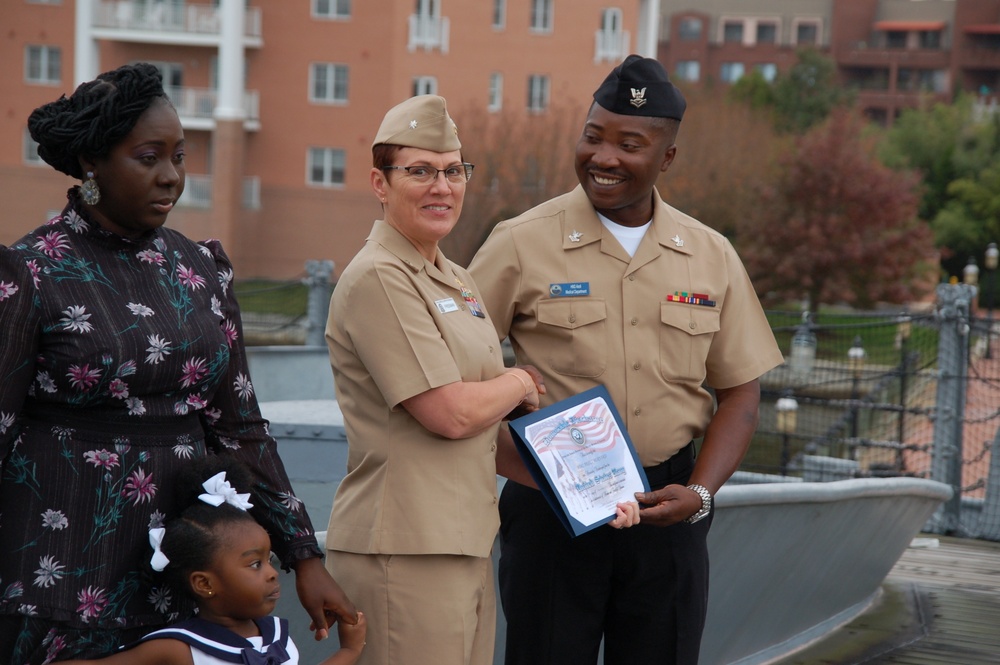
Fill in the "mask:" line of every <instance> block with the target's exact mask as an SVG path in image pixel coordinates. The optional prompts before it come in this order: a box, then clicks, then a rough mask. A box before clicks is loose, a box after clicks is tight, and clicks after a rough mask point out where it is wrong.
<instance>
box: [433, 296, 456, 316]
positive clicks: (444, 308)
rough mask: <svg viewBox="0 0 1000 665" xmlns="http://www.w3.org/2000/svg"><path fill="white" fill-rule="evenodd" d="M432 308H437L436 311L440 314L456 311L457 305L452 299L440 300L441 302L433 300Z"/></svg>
mask: <svg viewBox="0 0 1000 665" xmlns="http://www.w3.org/2000/svg"><path fill="white" fill-rule="evenodd" d="M434 306H435V307H437V308H438V311H439V312H441V313H442V314H447V313H448V312H457V311H458V303H457V302H455V299H454V298H442V299H441V300H435V301H434Z"/></svg>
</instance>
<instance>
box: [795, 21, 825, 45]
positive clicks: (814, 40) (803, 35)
mask: <svg viewBox="0 0 1000 665" xmlns="http://www.w3.org/2000/svg"><path fill="white" fill-rule="evenodd" d="M794 34H795V43H796V44H798V45H801V44H807V45H808V44H811V45H814V46H816V45H819V21H800V22H799V23H798V24H797V25H796V26H795V30H794Z"/></svg>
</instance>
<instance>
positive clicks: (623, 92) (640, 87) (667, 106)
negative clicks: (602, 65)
mask: <svg viewBox="0 0 1000 665" xmlns="http://www.w3.org/2000/svg"><path fill="white" fill-rule="evenodd" d="M594 101H595V102H597V103H598V104H600V105H601V106H602V107H603V108H605V109H607V110H608V111H611V112H612V113H617V114H619V115H641V116H647V117H652V118H674V119H676V120H680V119H681V118H682V117H683V116H684V109H685V108H687V102H685V101H684V95H682V94H681V91H680V90H678V89H677V87H676V86H675V85H674V84H673V83H671V82H670V79H669V78H667V72H666V70H664V69H663V65H661V64H660V63H659V61H657V60H654V59H652V58H643V57H642V56H639V55H634V54H633V55H630V56H629V57H627V58H625V60H624V61H623V62H622V63H621V64H620V65H618V66H617V67H615V68H614V69H613V70H611V73H610V74H608V77H607V78H606V79H604V82H603V83H601V87H599V88H598V89H597V91H596V92H595V93H594Z"/></svg>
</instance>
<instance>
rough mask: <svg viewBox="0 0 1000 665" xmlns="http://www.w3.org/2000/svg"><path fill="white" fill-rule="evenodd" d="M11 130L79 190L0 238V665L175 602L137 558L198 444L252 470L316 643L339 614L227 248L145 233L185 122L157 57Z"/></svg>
mask: <svg viewBox="0 0 1000 665" xmlns="http://www.w3.org/2000/svg"><path fill="white" fill-rule="evenodd" d="M28 127H29V130H30V131H31V134H32V137H33V138H34V139H35V140H36V141H37V142H38V144H39V148H38V150H39V154H40V155H41V156H42V158H43V159H45V161H46V162H48V163H49V164H51V165H52V166H53V167H54V168H56V169H57V170H59V171H61V172H63V173H66V174H67V175H70V176H72V177H74V178H77V179H79V180H82V181H83V184H82V185H81V186H77V187H73V188H72V189H70V190H69V193H68V196H67V198H68V203H67V204H66V207H65V208H64V209H63V211H62V213H60V214H59V215H58V216H56V217H55V218H54V219H52V220H51V221H50V222H49V223H48V224H46V225H44V226H42V227H40V228H38V229H36V230H35V231H33V232H31V233H29V234H28V235H26V236H24V237H23V238H22V239H20V240H19V241H17V242H15V243H14V244H13V245H12V246H11V247H3V246H0V331H2V333H0V335H2V340H0V386H2V388H0V543H2V546H0V663H4V664H9V665H23V664H27V663H30V664H32V665H35V664H37V663H48V662H53V661H56V660H65V659H68V658H73V657H90V656H98V655H104V654H108V653H111V652H112V651H114V650H115V649H116V648H117V647H118V646H119V645H120V644H123V643H125V642H129V641H131V640H133V639H136V638H138V637H139V636H141V635H143V634H145V633H146V632H148V631H149V630H150V629H151V628H153V627H158V626H161V625H163V624H165V623H168V622H171V621H174V620H177V619H179V618H185V617H186V616H188V615H189V614H190V613H191V611H192V608H193V604H192V602H191V600H190V599H188V598H185V597H179V596H177V595H176V594H172V593H170V592H169V591H167V590H165V589H163V588H159V587H157V586H155V585H154V584H153V583H151V581H150V579H149V576H148V575H146V574H144V563H143V562H144V561H148V559H149V557H148V547H149V546H148V535H147V534H148V531H149V529H150V528H153V527H157V526H160V525H161V524H162V523H163V522H164V521H165V520H166V519H169V518H170V517H171V516H173V514H174V512H175V506H174V501H173V498H174V497H173V487H172V485H173V482H172V481H173V479H174V477H175V475H176V473H177V471H178V469H179V468H180V467H181V466H182V465H184V464H186V463H188V462H189V461H190V460H192V459H194V458H196V457H202V456H204V455H206V454H220V455H233V456H235V457H237V458H239V459H240V460H242V462H243V463H245V464H247V465H248V466H249V467H250V468H251V469H252V471H253V473H254V474H255V482H256V485H255V491H254V501H253V503H254V505H255V506H256V507H255V508H254V510H253V511H252V512H253V513H254V516H255V517H256V518H257V520H258V521H259V522H260V523H261V524H262V525H263V526H265V528H266V529H267V530H268V532H269V534H270V536H271V540H272V542H273V543H274V549H275V552H276V554H277V555H278V557H279V558H280V559H281V561H282V564H283V565H284V566H285V568H286V569H294V570H295V571H296V586H297V589H298V592H299V597H300V600H301V602H302V604H303V606H304V607H305V608H306V610H307V611H308V612H309V614H310V616H311V618H312V619H313V623H314V629H315V630H316V637H317V639H321V638H322V637H325V636H326V634H327V629H328V627H329V625H330V624H332V622H333V621H334V620H336V619H340V618H343V619H344V620H346V621H347V622H348V623H352V624H353V623H355V622H356V621H357V614H356V612H355V610H354V607H353V605H352V604H351V602H350V601H349V600H348V599H347V597H346V596H345V595H344V594H343V592H342V591H341V589H340V587H339V585H338V584H337V583H336V582H335V581H334V580H333V578H332V577H330V575H329V573H327V572H326V570H325V568H324V567H323V564H322V561H321V558H320V557H321V556H322V553H321V551H320V549H319V548H318V546H317V542H316V538H315V534H314V531H313V527H312V524H311V523H310V520H309V518H308V516H307V515H306V512H305V510H304V507H303V505H302V502H301V501H299V499H297V498H296V497H295V495H294V494H293V492H292V488H291V485H290V483H289V481H288V477H287V475H286V474H285V471H284V467H283V466H282V464H281V461H280V459H279V457H278V454H277V451H276V448H275V441H274V439H272V438H271V436H270V435H269V434H268V431H267V422H266V421H265V420H264V419H263V418H262V417H261V414H260V410H259V408H258V404H257V401H256V398H255V396H254V391H253V386H252V384H251V382H250V378H249V376H248V373H247V360H246V354H245V350H244V346H243V342H242V331H241V323H240V316H239V309H238V307H237V303H236V299H235V297H234V294H233V289H232V279H233V270H232V266H231V264H230V262H229V259H228V258H227V257H226V255H225V253H224V252H223V250H222V247H221V246H220V245H219V243H218V242H217V241H211V240H210V241H206V242H202V243H195V242H192V241H191V240H188V239H187V238H186V237H184V236H183V235H181V234H179V233H177V232H175V231H172V230H170V229H168V228H166V227H164V226H163V224H164V222H166V219H167V215H168V214H169V212H170V210H171V209H172V208H173V206H174V205H175V204H176V201H177V199H178V197H180V195H181V193H182V192H183V190H184V134H183V130H182V129H181V125H180V121H179V120H178V117H177V113H176V111H175V110H174V108H173V106H171V104H170V102H169V101H168V100H167V98H166V96H165V95H164V92H163V88H162V83H161V80H160V75H159V73H158V72H157V70H156V68H155V67H153V66H152V65H148V64H142V63H140V64H137V65H129V66H125V67H121V68H119V69H117V70H115V71H113V72H107V73H105V74H102V75H101V76H99V77H98V79H97V80H95V81H90V82H88V83H84V84H82V85H81V86H80V87H79V88H77V90H76V91H75V92H74V93H73V95H72V96H70V97H68V98H67V97H61V98H60V99H59V100H57V101H55V102H52V103H51V104H47V105H45V106H42V107H40V108H38V109H36V110H35V111H34V112H33V113H32V115H31V117H30V119H29V121H28Z"/></svg>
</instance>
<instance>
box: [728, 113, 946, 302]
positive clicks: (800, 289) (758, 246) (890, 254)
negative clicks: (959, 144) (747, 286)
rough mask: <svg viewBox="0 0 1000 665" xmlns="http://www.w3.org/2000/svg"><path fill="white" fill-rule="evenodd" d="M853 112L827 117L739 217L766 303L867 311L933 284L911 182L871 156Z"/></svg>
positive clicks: (870, 142)
mask: <svg viewBox="0 0 1000 665" xmlns="http://www.w3.org/2000/svg"><path fill="white" fill-rule="evenodd" d="M875 151H876V141H875V138H874V137H873V136H871V135H869V134H867V133H866V131H865V123H864V121H863V120H862V118H861V117H860V116H859V115H858V114H856V113H855V112H852V111H848V110H845V109H839V110H835V111H834V112H833V113H832V114H831V116H830V118H829V120H827V121H826V122H825V123H824V124H822V125H819V126H817V127H816V128H814V129H813V130H811V131H810V132H808V133H806V134H805V135H803V136H801V137H799V138H798V139H797V140H796V141H795V145H794V147H792V148H791V149H790V150H788V151H786V152H785V153H784V154H783V155H782V156H781V157H780V159H779V160H778V163H779V169H780V170H779V173H778V177H777V179H776V180H775V182H774V184H773V185H771V186H768V187H766V188H765V189H764V190H763V191H761V193H760V200H759V204H758V205H757V206H756V207H755V208H753V209H752V211H750V212H751V214H749V215H748V216H747V220H746V226H745V227H744V229H743V231H742V232H741V242H740V244H739V249H740V251H741V253H742V255H743V258H744V261H745V263H746V266H747V270H748V272H749V273H750V275H751V278H752V279H753V280H754V284H755V286H756V287H757V289H758V291H759V292H761V293H763V294H765V299H766V300H771V301H774V300H778V301H787V300H791V299H802V298H806V299H807V302H808V304H809V307H810V308H811V309H812V310H813V311H815V309H816V308H817V307H818V306H819V305H820V304H821V303H840V302H846V303H850V304H853V305H855V306H858V307H862V308H865V307H871V306H872V305H874V304H875V303H878V302H891V303H903V302H908V301H910V300H912V299H915V298H918V297H920V296H922V295H924V294H925V293H926V292H927V291H928V290H929V289H931V288H933V285H934V283H935V282H936V271H935V268H934V266H933V261H934V259H935V258H936V257H935V254H934V247H933V242H932V238H931V233H930V229H929V228H928V226H927V225H926V224H925V223H923V222H921V221H920V220H919V219H918V218H917V206H918V202H919V180H918V176H917V174H916V173H914V172H911V171H894V170H892V169H890V168H888V167H886V166H885V165H883V164H882V163H881V162H879V161H878V159H877V157H876V152H875Z"/></svg>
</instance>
